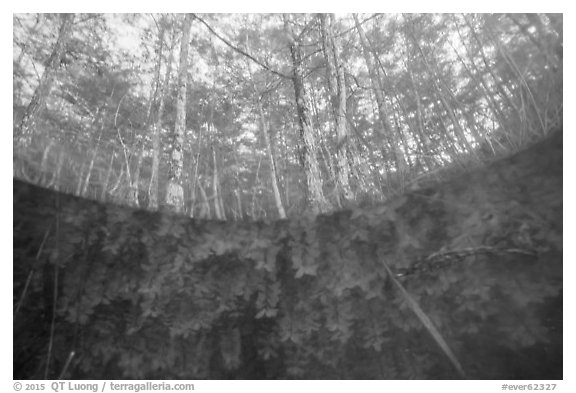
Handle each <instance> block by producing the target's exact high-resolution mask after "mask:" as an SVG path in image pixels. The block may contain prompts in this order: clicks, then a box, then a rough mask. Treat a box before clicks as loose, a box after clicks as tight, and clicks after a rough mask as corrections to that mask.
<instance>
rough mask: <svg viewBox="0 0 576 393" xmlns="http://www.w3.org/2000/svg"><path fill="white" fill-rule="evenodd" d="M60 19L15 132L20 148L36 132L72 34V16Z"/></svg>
mask: <svg viewBox="0 0 576 393" xmlns="http://www.w3.org/2000/svg"><path fill="white" fill-rule="evenodd" d="M60 19H61V20H62V24H61V25H60V31H59V32H58V39H57V40H56V45H55V46H54V49H53V50H52V54H51V55H50V58H49V59H48V64H46V68H45V69H44V73H43V74H42V78H41V79H40V83H39V84H38V87H37V88H36V90H35V91H34V94H33V95H32V99H31V100H30V103H29V104H28V108H26V112H25V113H24V117H23V118H22V121H21V122H20V126H19V127H18V129H17V130H16V133H17V134H16V135H15V136H14V139H15V142H16V144H17V145H18V146H20V147H24V146H27V145H29V144H30V143H31V142H32V137H33V135H34V133H35V132H36V122H37V121H38V117H39V116H40V114H41V113H42V110H43V109H44V106H45V104H46V98H47V97H48V94H50V90H51V89H52V83H53V82H54V76H55V75H56V71H57V70H58V67H59V66H60V61H61V60H62V55H63V54H64V50H65V49H66V42H67V41H68V39H69V38H70V35H71V32H72V23H73V21H74V14H61V15H60Z"/></svg>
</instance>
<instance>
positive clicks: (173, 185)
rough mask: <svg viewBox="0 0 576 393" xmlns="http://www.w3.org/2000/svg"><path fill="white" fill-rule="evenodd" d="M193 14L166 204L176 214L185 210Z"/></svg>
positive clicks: (184, 49) (185, 30)
mask: <svg viewBox="0 0 576 393" xmlns="http://www.w3.org/2000/svg"><path fill="white" fill-rule="evenodd" d="M193 18H194V16H193V15H192V14H186V16H185V18H184V26H183V27H182V42H181V43H180V66H179V69H178V99H177V102H176V124H175V126H174V135H173V146H172V156H171V159H170V171H169V175H168V189H167V193H166V204H167V205H168V206H170V207H171V208H172V209H173V210H174V211H175V212H177V213H180V212H182V211H183V210H184V189H183V188H182V171H183V168H184V155H183V152H182V144H183V143H184V132H185V130H186V85H187V77H188V46H189V44H190V27H191V25H192V19H193Z"/></svg>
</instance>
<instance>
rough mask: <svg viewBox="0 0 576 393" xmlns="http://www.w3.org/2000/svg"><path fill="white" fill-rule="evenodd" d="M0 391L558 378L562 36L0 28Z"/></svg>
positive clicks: (540, 18)
mask: <svg viewBox="0 0 576 393" xmlns="http://www.w3.org/2000/svg"><path fill="white" fill-rule="evenodd" d="M13 27H14V36H13V37H14V61H13V72H14V74H13V75H14V89H13V94H14V96H13V98H14V127H13V130H14V134H13V135H14V142H13V149H14V150H13V151H14V161H13V163H14V185H13V193H14V222H13V226H14V297H13V299H14V321H13V323H14V347H13V351H14V364H13V365H14V378H15V379H26V378H30V379H41V378H45V379H54V378H58V377H65V378H87V379H95V378H96V379H97V378H104V379H113V378H124V379H125V378H134V379H139V378H148V379H150V378H159V379H166V378H173V379H201V378H211V379H222V378H237V379H256V378H265V379H272V378H277V379H285V378H298V379H305V378H314V379H326V378H328V379H338V378H344V379H354V378H356V379H358V378H360V379H372V378H375V379H407V378H416V379H423V378H431V379H443V378H448V379H450V378H462V377H464V378H477V379H498V378H504V379H515V378H518V379H559V378H562V300H563V298H562V281H563V279H562V249H563V245H562V209H563V201H562V144H563V142H562V141H563V133H562V115H563V101H562V84H563V68H562V66H563V61H562V45H563V35H562V31H563V30H562V15H559V14H480V15H478V14H474V15H472V14H366V15H363V14H343V15H340V14H339V15H334V14H202V15H200V14H186V15H184V14H177V15H175V14H154V15H151V14H145V15H144V14H123V15H111V14H104V15H102V14H76V15H73V14H63V15H53V14H18V15H14V25H13Z"/></svg>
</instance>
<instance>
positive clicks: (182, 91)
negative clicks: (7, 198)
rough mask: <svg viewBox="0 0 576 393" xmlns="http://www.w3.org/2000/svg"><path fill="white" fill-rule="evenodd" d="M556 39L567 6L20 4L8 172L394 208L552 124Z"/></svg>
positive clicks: (280, 208) (182, 193)
mask: <svg viewBox="0 0 576 393" xmlns="http://www.w3.org/2000/svg"><path fill="white" fill-rule="evenodd" d="M183 37H184V38H183ZM562 39H563V37H562V17H561V15H558V14H550V15H544V14H510V15H502V14H480V15H456V14H423V15H417V14H407V15H387V14H375V15H339V16H335V15H307V14H296V15H283V14H231V15H226V14H217V15H197V16H194V15H188V16H187V17H184V16H183V15H140V14H136V15H126V14H125V15H109V14H108V15H77V16H76V17H74V16H72V15H68V16H66V17H62V16H58V15H43V14H38V15H35V14H25V15H15V16H14V63H13V64H14V90H13V91H14V121H15V123H14V130H15V134H14V174H15V176H17V177H20V178H23V179H28V180H29V181H31V182H33V183H36V184H42V185H45V186H47V187H51V188H54V189H57V190H62V191H66V192H72V193H75V194H76V195H80V196H83V197H87V198H94V199H97V200H100V201H114V202H115V203H125V204H129V205H132V206H140V207H143V208H147V209H151V210H155V209H157V208H158V207H159V206H162V205H171V206H174V207H175V208H176V209H177V210H179V211H183V212H185V213H186V214H188V215H189V216H191V217H200V218H216V219H240V218H248V217H250V218H252V219H260V218H264V217H268V218H278V217H279V218H284V217H287V216H298V215H300V214H302V212H304V211H306V210H307V209H308V210H310V211H312V212H328V211H332V210H333V209H338V208H342V207H346V206H351V205H357V204H371V203H374V202H378V201H384V200H386V199H388V198H389V197H390V196H392V195H397V194H399V193H401V192H402V191H403V190H404V189H406V188H407V187H408V188H409V187H410V186H417V183H418V181H419V179H421V178H422V177H423V176H424V175H425V174H433V175H435V176H437V177H441V173H443V171H442V169H444V168H445V167H447V166H450V167H452V168H454V169H459V168H462V167H467V166H470V165H475V164H477V163H478V162H482V161H483V160H486V159H487V158H491V157H492V156H494V155H500V154H502V153H505V152H508V151H515V150H518V149H519V148H520V147H521V146H524V145H526V144H527V143H528V142H530V141H533V140H537V139H538V138H539V137H541V136H543V135H546V134H547V133H548V132H549V131H550V130H552V129H554V128H555V127H558V126H559V125H560V124H561V118H562V117H561V115H562V80H563V79H562V42H563V41H562ZM183 42H184V44H183Z"/></svg>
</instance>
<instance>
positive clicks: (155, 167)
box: [148, 29, 175, 209]
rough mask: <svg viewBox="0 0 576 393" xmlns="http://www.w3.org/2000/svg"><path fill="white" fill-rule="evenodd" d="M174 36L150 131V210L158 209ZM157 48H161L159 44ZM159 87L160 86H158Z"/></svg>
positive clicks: (160, 55) (162, 34) (159, 60)
mask: <svg viewBox="0 0 576 393" xmlns="http://www.w3.org/2000/svg"><path fill="white" fill-rule="evenodd" d="M160 36H161V38H160V37H159V40H160V39H161V40H162V42H163V41H164V39H163V36H164V29H162V30H161V33H160ZM174 42H175V39H174V35H172V39H171V44H170V52H169V55H168V62H167V63H166V74H165V75H164V83H163V84H162V88H161V89H160V90H161V91H160V97H159V100H160V102H159V104H158V112H157V113H156V121H155V122H154V126H153V129H152V173H151V175H150V186H149V187H148V198H149V206H150V208H152V209H158V173H159V171H160V153H161V151H162V147H161V146H160V131H161V130H162V118H163V116H164V105H165V102H166V95H167V94H168V85H169V83H170V75H171V73H172V62H173V60H174ZM159 47H162V45H161V44H159ZM158 56H159V57H158V66H159V65H160V62H161V58H162V53H161V50H160V53H159V54H158ZM159 78H160V70H158V83H160V79H159ZM158 86H160V85H158Z"/></svg>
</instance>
